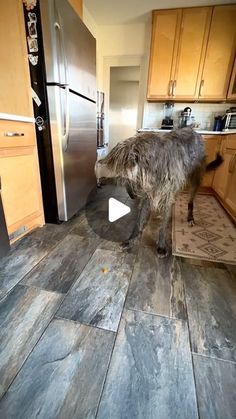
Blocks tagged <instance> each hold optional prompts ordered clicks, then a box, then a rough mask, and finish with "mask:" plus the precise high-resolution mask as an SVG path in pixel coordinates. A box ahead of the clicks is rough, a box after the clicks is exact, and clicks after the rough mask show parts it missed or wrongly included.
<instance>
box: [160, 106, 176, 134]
mask: <svg viewBox="0 0 236 419" xmlns="http://www.w3.org/2000/svg"><path fill="white" fill-rule="evenodd" d="M173 108H174V104H173V103H172V102H166V103H165V104H164V119H163V120H162V123H161V129H173V119H172V113H173Z"/></svg>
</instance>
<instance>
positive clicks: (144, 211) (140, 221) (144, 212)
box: [121, 199, 150, 250]
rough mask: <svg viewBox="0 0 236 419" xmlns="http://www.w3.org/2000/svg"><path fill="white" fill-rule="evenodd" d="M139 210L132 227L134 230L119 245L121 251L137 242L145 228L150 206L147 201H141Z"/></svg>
mask: <svg viewBox="0 0 236 419" xmlns="http://www.w3.org/2000/svg"><path fill="white" fill-rule="evenodd" d="M139 206H140V209H139V212H138V217H137V220H136V223H135V226H134V229H133V231H132V233H131V235H130V237H129V239H128V240H126V241H124V242H122V243H121V247H122V249H124V250H125V249H130V248H131V247H132V246H133V245H134V244H135V243H137V242H138V241H139V238H140V236H141V234H142V231H143V229H144V227H145V226H146V224H147V222H148V219H149V217H150V205H149V202H148V199H142V200H141V202H140V204H139Z"/></svg>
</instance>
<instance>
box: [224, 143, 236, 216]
mask: <svg viewBox="0 0 236 419" xmlns="http://www.w3.org/2000/svg"><path fill="white" fill-rule="evenodd" d="M228 173H229V180H228V187H227V190H226V196H225V202H226V204H227V205H228V206H229V207H230V209H231V211H232V213H233V215H234V216H235V217H236V150H235V151H234V155H233V156H231V160H230V162H229V167H228Z"/></svg>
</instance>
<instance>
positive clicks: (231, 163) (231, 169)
mask: <svg viewBox="0 0 236 419" xmlns="http://www.w3.org/2000/svg"><path fill="white" fill-rule="evenodd" d="M235 163H236V154H235V155H234V156H233V157H232V158H231V160H230V163H229V173H233V171H234V166H235Z"/></svg>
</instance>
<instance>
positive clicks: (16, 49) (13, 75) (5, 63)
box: [0, 0, 33, 116]
mask: <svg viewBox="0 0 236 419" xmlns="http://www.w3.org/2000/svg"><path fill="white" fill-rule="evenodd" d="M25 38H26V37H25V33H24V19H23V6H22V1H20V0H10V1H3V2H1V13H0V57H1V66H0V112H2V113H9V114H16V115H23V116H32V115H33V105H32V99H31V91H30V76H29V66H28V55H27V46H26V39H25Z"/></svg>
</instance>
